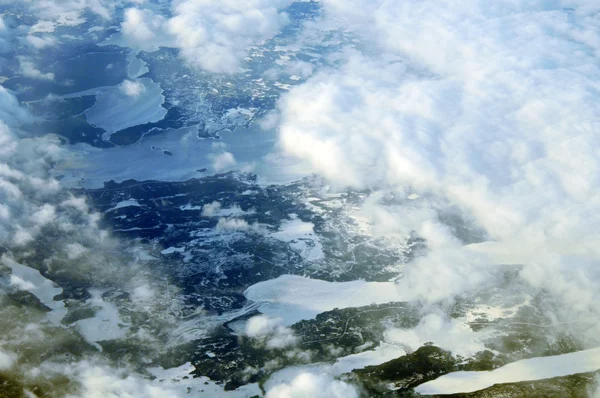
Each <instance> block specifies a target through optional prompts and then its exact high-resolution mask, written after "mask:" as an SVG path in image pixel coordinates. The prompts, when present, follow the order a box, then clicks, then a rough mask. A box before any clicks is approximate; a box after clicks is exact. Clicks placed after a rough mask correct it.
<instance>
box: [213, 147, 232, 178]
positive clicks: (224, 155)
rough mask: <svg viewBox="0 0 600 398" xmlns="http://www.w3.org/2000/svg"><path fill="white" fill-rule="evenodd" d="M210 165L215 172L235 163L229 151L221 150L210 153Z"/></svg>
mask: <svg viewBox="0 0 600 398" xmlns="http://www.w3.org/2000/svg"><path fill="white" fill-rule="evenodd" d="M211 157H212V161H213V164H212V167H213V169H215V171H216V172H217V173H219V172H221V171H225V170H227V169H229V168H231V167H233V166H235V165H236V161H235V157H234V156H233V154H232V153H231V152H221V153H219V154H214V155H211Z"/></svg>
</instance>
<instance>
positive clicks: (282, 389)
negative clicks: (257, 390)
mask: <svg viewBox="0 0 600 398" xmlns="http://www.w3.org/2000/svg"><path fill="white" fill-rule="evenodd" d="M308 397H311V398H358V397H359V393H358V390H357V389H356V387H354V386H353V385H351V384H348V383H346V382H344V381H341V380H336V379H334V378H333V377H332V376H330V375H328V374H320V375H317V374H313V373H300V374H299V375H298V376H296V377H295V378H294V379H293V380H292V381H291V382H290V383H285V384H278V385H275V386H274V387H273V388H271V389H270V390H269V391H267V395H266V398H308Z"/></svg>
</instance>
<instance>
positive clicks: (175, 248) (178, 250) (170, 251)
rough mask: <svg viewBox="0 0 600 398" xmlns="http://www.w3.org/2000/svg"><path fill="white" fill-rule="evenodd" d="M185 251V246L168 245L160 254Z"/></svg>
mask: <svg viewBox="0 0 600 398" xmlns="http://www.w3.org/2000/svg"><path fill="white" fill-rule="evenodd" d="M183 252H185V247H173V246H171V247H168V248H166V249H165V250H162V251H161V252H160V254H173V253H183Z"/></svg>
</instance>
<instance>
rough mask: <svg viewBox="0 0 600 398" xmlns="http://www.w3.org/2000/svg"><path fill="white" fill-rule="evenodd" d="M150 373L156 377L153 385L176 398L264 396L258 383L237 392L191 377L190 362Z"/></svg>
mask: <svg viewBox="0 0 600 398" xmlns="http://www.w3.org/2000/svg"><path fill="white" fill-rule="evenodd" d="M148 371H149V372H150V373H151V374H152V375H153V376H155V377H156V379H155V380H153V383H156V384H157V385H159V386H161V387H163V388H167V389H169V390H171V391H173V392H175V393H176V396H180V397H187V396H193V397H199V398H204V397H206V398H212V397H224V398H250V397H253V396H262V395H263V394H262V391H261V390H260V387H259V386H258V384H257V383H253V384H247V385H245V386H241V387H239V388H238V389H237V390H233V391H225V390H224V389H223V386H222V385H218V384H216V383H215V382H214V381H212V380H210V379H209V378H208V377H204V376H201V377H197V378H194V377H193V375H191V372H193V371H194V366H193V365H192V364H191V363H189V362H188V363H186V364H183V365H181V366H179V367H177V368H171V369H163V368H161V367H157V368H151V369H148ZM185 377H187V378H185Z"/></svg>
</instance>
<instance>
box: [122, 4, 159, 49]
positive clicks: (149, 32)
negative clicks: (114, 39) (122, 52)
mask: <svg viewBox="0 0 600 398" xmlns="http://www.w3.org/2000/svg"><path fill="white" fill-rule="evenodd" d="M164 23H165V19H164V18H163V17H162V16H160V15H154V14H153V13H152V12H151V11H150V10H140V9H137V8H128V9H127V10H125V19H124V20H123V22H122V23H121V29H122V30H123V34H124V35H125V36H128V37H130V38H132V39H133V40H135V42H136V43H140V44H141V45H142V46H144V47H146V46H148V45H152V43H151V41H153V40H156V38H157V34H161V33H162V32H161V31H162V29H163V24H164Z"/></svg>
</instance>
